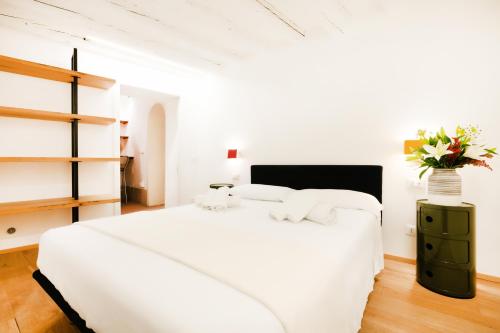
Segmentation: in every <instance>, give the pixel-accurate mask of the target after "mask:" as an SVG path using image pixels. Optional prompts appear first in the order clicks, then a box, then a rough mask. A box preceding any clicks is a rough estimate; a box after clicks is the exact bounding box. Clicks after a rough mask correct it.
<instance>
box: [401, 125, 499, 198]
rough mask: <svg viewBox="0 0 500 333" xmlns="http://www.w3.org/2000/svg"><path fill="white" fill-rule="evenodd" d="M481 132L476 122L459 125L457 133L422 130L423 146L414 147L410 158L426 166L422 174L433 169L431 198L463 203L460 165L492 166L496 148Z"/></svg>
mask: <svg viewBox="0 0 500 333" xmlns="http://www.w3.org/2000/svg"><path fill="white" fill-rule="evenodd" d="M481 133H482V131H481V130H480V129H478V128H477V127H475V126H467V127H461V126H458V127H457V129H456V133H455V136H448V135H447V134H446V132H445V130H444V129H443V128H441V130H440V131H439V132H438V133H437V134H435V135H432V134H431V135H427V134H426V131H424V130H419V131H418V139H419V140H420V142H421V143H422V146H421V147H418V148H416V149H414V150H413V151H412V153H411V155H410V156H408V158H407V160H408V161H413V162H417V163H418V164H419V167H420V168H423V170H422V172H420V175H419V177H420V178H422V176H423V175H424V174H425V173H426V172H427V170H429V169H431V168H432V169H433V173H432V175H431V176H429V183H428V198H429V201H430V202H432V203H436V204H444V205H459V204H460V203H461V194H462V181H461V178H460V175H459V174H458V173H456V169H457V168H463V167H464V166H466V165H473V166H482V167H486V168H488V169H490V170H492V169H491V167H490V166H489V165H488V163H487V162H486V161H487V160H488V159H491V158H493V157H494V156H495V155H497V152H496V148H492V147H486V145H484V144H482V143H480V142H481V141H480V139H481Z"/></svg>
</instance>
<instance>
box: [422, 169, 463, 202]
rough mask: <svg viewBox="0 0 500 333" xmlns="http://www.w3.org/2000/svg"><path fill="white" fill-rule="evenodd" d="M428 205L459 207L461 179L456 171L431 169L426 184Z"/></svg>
mask: <svg viewBox="0 0 500 333" xmlns="http://www.w3.org/2000/svg"><path fill="white" fill-rule="evenodd" d="M427 199H428V200H429V203H432V204H436V205H445V206H460V204H461V203H462V177H460V175H459V174H458V173H457V171H456V169H432V174H431V175H430V176H429V179H428V184H427Z"/></svg>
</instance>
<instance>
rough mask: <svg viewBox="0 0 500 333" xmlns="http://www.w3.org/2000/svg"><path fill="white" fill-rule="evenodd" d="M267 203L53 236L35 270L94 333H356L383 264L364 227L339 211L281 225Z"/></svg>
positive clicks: (372, 229) (357, 216) (149, 216)
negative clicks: (323, 220)
mask: <svg viewBox="0 0 500 333" xmlns="http://www.w3.org/2000/svg"><path fill="white" fill-rule="evenodd" d="M273 205H274V203H264V202H258V201H247V200H245V201H244V202H243V203H242V207H239V208H234V209H229V210H227V211H224V212H212V211H206V210H202V209H199V208H197V207H194V206H183V207H178V208H173V209H167V210H161V211H154V212H140V213H135V214H130V215H126V216H121V217H113V218H106V219H99V220H94V221H88V222H82V223H77V224H75V225H72V226H68V227H63V228H58V229H53V230H50V231H48V232H47V233H45V234H44V235H43V236H42V238H41V241H40V253H39V259H38V266H39V267H40V270H41V272H42V273H43V274H45V275H46V276H47V277H48V278H49V280H51V282H52V283H53V284H54V285H55V286H56V288H58V290H59V291H60V292H61V293H62V295H63V296H64V298H65V299H66V300H67V301H68V303H70V304H71V306H72V307H73V308H74V309H75V310H76V311H77V312H78V313H79V314H80V315H81V316H82V317H83V318H84V319H86V320H87V324H88V326H89V327H91V328H93V329H94V330H95V331H97V332H165V333H170V332H172V333H182V332H185V333H212V332H214V333H215V332H217V333H226V332H227V333H235V332H238V333H239V332H241V333H245V332H262V333H267V332H269V333H285V332H286V333H310V332H316V333H321V332H325V333H327V332H328V333H331V332H355V331H357V330H358V329H359V326H360V322H361V318H362V314H363V310H364V307H365V305H366V300H367V297H368V294H369V293H370V291H371V290H372V287H373V277H374V275H375V274H376V273H378V272H379V270H380V269H381V268H382V263H383V255H382V244H381V234H380V226H379V223H378V221H377V219H376V217H375V216H373V215H371V214H370V213H368V212H364V211H357V210H347V209H339V210H338V214H337V219H338V221H337V223H336V224H335V225H333V226H322V225H317V224H314V223H311V222H304V223H300V224H292V223H286V222H277V221H274V220H272V219H271V218H270V217H269V209H270V208H271V207H272V206H273ZM181 222H184V223H181ZM137 226H140V227H139V228H138V227H137Z"/></svg>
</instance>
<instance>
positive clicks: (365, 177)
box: [33, 165, 382, 333]
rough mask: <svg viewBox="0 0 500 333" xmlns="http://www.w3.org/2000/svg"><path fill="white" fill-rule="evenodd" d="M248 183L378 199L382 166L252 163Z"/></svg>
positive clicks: (75, 318)
mask: <svg viewBox="0 0 500 333" xmlns="http://www.w3.org/2000/svg"><path fill="white" fill-rule="evenodd" d="M251 182H252V184H266V185H277V186H288V187H291V188H293V189H297V190H301V189H305V188H317V189H343V190H353V191H359V192H364V193H368V194H371V195H373V196H374V197H376V198H377V199H378V200H379V201H380V202H382V167H381V166H379V165H252V166H251ZM33 278H34V279H35V280H36V281H37V282H38V284H40V286H41V287H42V288H43V290H45V292H46V293H47V294H48V295H49V296H50V297H51V298H52V299H53V300H54V302H55V303H56V304H57V305H58V306H59V308H61V310H62V311H63V312H64V314H65V315H66V316H67V317H68V319H69V320H70V321H71V322H72V323H73V324H74V325H75V326H76V327H78V329H79V330H80V331H81V332H84V333H95V332H94V331H93V330H91V329H90V328H88V327H87V325H86V323H85V320H84V319H83V318H82V317H80V315H79V314H78V313H77V312H76V311H75V310H74V309H73V308H72V307H71V305H69V304H68V302H66V301H65V300H64V297H63V296H62V295H61V293H60V292H59V291H58V290H57V288H56V287H55V286H54V285H53V284H52V282H50V281H49V279H47V277H46V276H45V275H43V274H42V273H41V272H40V270H37V271H35V272H34V273H33Z"/></svg>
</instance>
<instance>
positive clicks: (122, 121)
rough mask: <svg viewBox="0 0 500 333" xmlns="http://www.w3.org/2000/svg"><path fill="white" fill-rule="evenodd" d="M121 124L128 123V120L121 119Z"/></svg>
mask: <svg viewBox="0 0 500 333" xmlns="http://www.w3.org/2000/svg"><path fill="white" fill-rule="evenodd" d="M120 124H122V125H127V124H128V120H120Z"/></svg>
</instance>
